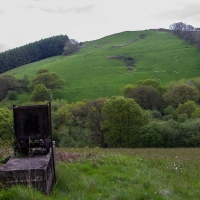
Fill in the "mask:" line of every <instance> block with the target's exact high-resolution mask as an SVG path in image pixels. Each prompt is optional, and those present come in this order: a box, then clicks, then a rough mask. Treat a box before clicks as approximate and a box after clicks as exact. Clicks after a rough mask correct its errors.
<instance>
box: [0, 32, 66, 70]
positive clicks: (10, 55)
mask: <svg viewBox="0 0 200 200" xmlns="http://www.w3.org/2000/svg"><path fill="white" fill-rule="evenodd" d="M68 41H69V38H68V36H66V35H59V36H54V37H50V38H46V39H41V40H40V41H37V42H33V43H30V44H27V45H24V46H21V47H18V48H15V49H11V50H8V51H5V52H2V53H0V74H1V73H3V72H6V71H8V70H10V69H13V68H15V67H19V66H21V65H25V64H28V63H32V62H35V61H39V60H42V59H45V58H48V57H52V56H56V55H61V54H62V53H63V49H64V47H65V45H66V43H67V42H68Z"/></svg>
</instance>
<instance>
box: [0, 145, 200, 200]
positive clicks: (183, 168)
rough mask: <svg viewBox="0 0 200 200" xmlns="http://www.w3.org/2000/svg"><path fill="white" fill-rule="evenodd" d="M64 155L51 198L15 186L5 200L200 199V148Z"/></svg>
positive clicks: (3, 194)
mask: <svg viewBox="0 0 200 200" xmlns="http://www.w3.org/2000/svg"><path fill="white" fill-rule="evenodd" d="M61 151H62V154H59V153H58V154H57V159H59V158H64V159H66V160H68V162H65V161H62V162H61V161H59V162H58V163H57V166H56V168H57V183H56V185H55V186H54V188H53V190H52V193H51V194H50V196H45V195H43V194H41V193H39V192H37V191H35V190H33V189H31V188H24V187H19V186H15V187H13V188H11V189H10V190H0V199H2V200H25V199H26V200H29V199H34V200H40V199H45V200H51V199H53V200H60V199H70V200H75V199H81V200H89V199H94V200H97V199H99V200H100V199H102V200H103V199H113V200H114V199H123V200H130V199H132V200H142V199H154V200H165V199H171V200H182V199H188V200H189V199H191V200H193V199H199V198H200V192H199V186H200V174H199V173H200V172H199V164H200V160H199V153H200V149H199V148H195V149H192V148H191V149H98V148H95V149H88V148H84V149H63V150H61ZM59 155H62V156H61V157H60V156H59ZM63 155H65V156H63ZM69 158H71V160H70V159H69ZM73 158H77V159H73ZM69 160H70V161H69Z"/></svg>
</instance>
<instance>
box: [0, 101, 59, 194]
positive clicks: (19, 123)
mask: <svg viewBox="0 0 200 200" xmlns="http://www.w3.org/2000/svg"><path fill="white" fill-rule="evenodd" d="M13 117H14V133H15V141H16V144H15V151H16V152H18V155H21V156H20V157H14V158H11V159H9V161H8V162H7V163H6V164H5V165H3V166H2V167H0V180H1V181H2V182H3V183H4V184H7V185H13V184H23V185H32V186H33V187H35V188H36V189H38V190H40V191H42V192H44V193H46V194H49V193H50V191H51V188H52V185H53V183H54V182H55V180H56V174H55V143H54V141H53V140H52V122H51V103H50V102H49V103H48V104H44V105H33V106H15V105H14V106H13Z"/></svg>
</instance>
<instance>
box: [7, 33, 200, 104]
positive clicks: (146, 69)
mask: <svg viewBox="0 0 200 200" xmlns="http://www.w3.org/2000/svg"><path fill="white" fill-rule="evenodd" d="M199 55H200V51H199V50H198V49H197V48H196V47H194V46H192V45H190V44H188V43H187V42H185V41H183V40H181V39H179V38H178V37H176V36H174V35H172V34H171V33H170V32H161V31H154V30H146V31H134V32H131V31H127V32H122V33H117V34H114V35H110V36H107V37H104V38H101V39H99V40H95V41H89V42H85V43H84V45H83V46H82V49H81V50H79V51H78V52H77V53H75V54H73V55H71V56H67V57H63V56H57V57H51V58H48V59H45V60H41V61H38V62H35V63H32V64H28V65H24V66H21V67H19V68H16V69H13V70H10V71H9V72H7V74H14V75H15V76H16V77H17V78H22V77H23V76H24V74H27V75H28V76H29V79H30V80H31V79H32V78H33V77H34V76H35V73H36V71H37V70H38V69H40V68H49V69H50V70H51V71H53V72H56V73H58V74H59V75H60V76H62V78H64V79H65V81H66V86H65V89H63V90H57V91H55V92H54V94H53V96H54V99H56V98H63V99H66V100H67V101H68V102H69V103H71V102H76V101H79V100H83V99H96V98H98V97H111V96H113V95H120V94H121V93H120V88H122V87H124V86H125V85H127V84H133V85H134V84H135V83H136V82H137V81H138V80H143V79H148V78H153V79H157V80H159V81H160V82H161V84H162V85H165V84H166V83H168V82H169V81H176V80H180V79H187V78H193V77H197V76H199V74H200V56H199ZM17 101H18V102H27V101H30V94H21V95H19V97H18V100H17Z"/></svg>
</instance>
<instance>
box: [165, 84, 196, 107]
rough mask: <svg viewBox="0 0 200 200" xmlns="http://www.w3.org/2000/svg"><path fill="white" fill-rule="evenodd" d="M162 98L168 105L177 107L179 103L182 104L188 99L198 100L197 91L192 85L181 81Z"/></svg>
mask: <svg viewBox="0 0 200 200" xmlns="http://www.w3.org/2000/svg"><path fill="white" fill-rule="evenodd" d="M163 99H164V100H165V101H166V102H167V103H168V104H169V105H172V106H174V107H178V105H179V104H183V103H185V102H187V101H188V100H191V101H194V102H197V101H198V100H199V91H198V90H197V89H196V88H195V87H194V86H189V85H187V84H184V83H182V84H178V85H176V86H174V88H173V89H171V90H170V91H168V92H167V93H165V94H164V95H163Z"/></svg>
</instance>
